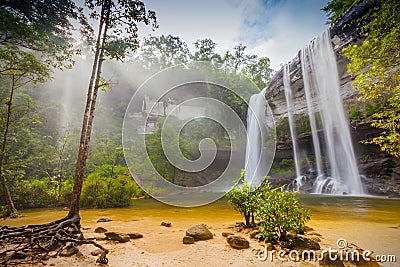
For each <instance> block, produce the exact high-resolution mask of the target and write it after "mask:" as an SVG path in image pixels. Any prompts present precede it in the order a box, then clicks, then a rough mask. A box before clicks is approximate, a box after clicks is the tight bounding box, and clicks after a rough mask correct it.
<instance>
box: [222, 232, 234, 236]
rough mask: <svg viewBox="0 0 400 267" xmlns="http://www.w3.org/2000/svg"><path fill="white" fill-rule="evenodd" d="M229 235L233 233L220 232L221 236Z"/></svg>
mask: <svg viewBox="0 0 400 267" xmlns="http://www.w3.org/2000/svg"><path fill="white" fill-rule="evenodd" d="M230 235H233V233H231V232H222V236H223V237H228V236H230Z"/></svg>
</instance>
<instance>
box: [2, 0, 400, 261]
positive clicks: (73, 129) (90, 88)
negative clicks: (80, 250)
mask: <svg viewBox="0 0 400 267" xmlns="http://www.w3.org/2000/svg"><path fill="white" fill-rule="evenodd" d="M267 2H268V3H270V2H269V1H267ZM271 2H273V1H271ZM278 2H279V1H278ZM360 2H362V1H357V0H332V1H329V2H328V3H327V5H326V6H325V7H324V8H322V10H323V12H325V14H326V20H327V24H329V25H333V26H335V25H336V24H337V23H340V20H341V19H343V18H344V17H346V16H351V14H350V15H349V13H348V10H349V9H351V8H353V7H356V6H357V4H359V3H360ZM363 2H366V3H368V4H371V5H372V6H373V8H371V9H370V10H369V11H368V12H367V13H366V14H364V15H363V16H362V17H352V18H350V22H351V25H353V26H354V25H356V27H357V31H356V33H357V35H358V36H357V38H355V39H356V40H357V41H356V42H353V43H350V44H348V45H347V46H346V47H344V48H343V49H342V51H341V54H342V55H343V56H344V57H345V58H346V60H348V62H349V63H348V64H347V71H348V73H349V74H350V75H351V77H352V79H353V81H352V86H353V88H355V89H357V90H358V93H359V95H358V98H357V100H356V102H355V104H354V105H353V106H352V107H351V109H350V110H348V111H346V112H347V116H348V119H349V122H351V123H357V122H360V121H363V122H365V121H366V122H368V124H369V125H370V126H372V127H375V128H377V129H379V130H380V131H379V134H378V135H376V136H373V137H371V138H368V139H365V140H362V141H361V143H363V144H373V145H376V146H377V147H378V148H379V149H380V151H381V152H382V155H385V156H386V157H390V158H393V159H396V160H397V159H398V158H399V157H400V67H399V66H400V16H399V14H400V2H399V1H398V0H385V1H379V0H365V1H363ZM157 12H158V11H157V10H150V9H149V8H148V7H147V6H146V4H145V2H144V1H133V0H85V1H73V0H57V1H49V0H20V1H11V0H1V1H0V182H1V189H0V191H1V195H0V217H4V218H15V220H18V219H17V218H21V216H23V215H24V211H26V210H29V209H37V208H48V209H50V210H58V211H59V210H63V211H65V212H68V214H67V215H66V216H65V217H64V218H59V219H58V220H55V221H52V222H48V223H44V224H33V225H27V226H16V227H9V226H4V227H3V226H0V240H2V241H3V240H6V241H7V242H9V243H8V245H10V244H11V243H12V242H14V241H15V242H16V243H18V244H19V245H18V247H17V248H15V249H10V250H7V249H8V248H9V247H7V246H8V245H7V246H5V252H4V251H3V252H1V253H0V260H1V261H0V266H3V265H2V264H7V262H8V261H9V260H11V259H15V258H16V257H17V256H18V254H17V253H25V252H26V251H29V253H31V254H32V255H35V253H36V251H39V253H38V254H40V255H41V256H43V257H42V258H40V259H39V260H38V261H41V260H43V259H45V258H46V257H48V255H49V253H50V251H54V250H57V253H56V254H55V256H57V255H58V254H59V252H60V251H61V250H63V249H65V248H67V249H69V248H71V247H74V246H75V245H85V244H90V245H94V246H95V247H96V248H98V249H100V252H99V253H98V254H97V255H99V258H98V260H97V263H100V264H107V263H108V259H107V256H106V255H107V254H108V253H109V250H108V249H107V248H105V247H103V244H104V243H99V242H97V241H95V238H88V239H85V238H84V237H83V235H82V231H83V230H82V227H81V226H82V225H81V213H80V212H81V209H87V208H97V209H106V208H122V207H132V206H134V205H136V204H134V205H133V203H134V201H135V200H136V199H143V198H146V200H147V198H151V197H150V196H149V195H148V194H147V193H146V192H145V191H144V190H142V189H141V188H140V186H139V185H138V184H137V183H136V182H135V179H134V176H135V175H136V174H135V173H131V172H130V170H129V168H128V166H127V164H126V161H125V155H124V147H123V144H122V130H121V129H122V128H123V120H124V116H125V112H126V110H127V107H128V105H129V101H130V99H131V97H132V95H134V93H135V92H136V91H137V90H138V88H139V87H140V86H141V85H142V84H143V83H144V82H145V81H146V80H148V79H149V78H150V77H152V76H153V75H155V74H156V73H158V72H160V71H162V70H164V69H166V68H170V67H175V66H178V65H180V64H183V65H182V66H191V64H192V63H194V62H197V61H206V62H211V65H212V66H214V67H215V68H219V70H222V71H223V72H224V73H225V74H226V77H228V78H227V80H226V81H225V83H226V84H229V85H230V84H232V86H237V87H238V88H241V90H243V91H245V92H246V93H249V94H250V92H253V91H254V90H253V89H254V88H256V89H257V90H259V91H261V90H262V89H266V94H268V93H270V91H271V90H272V89H271V88H269V87H268V86H269V85H270V82H271V79H272V78H273V76H274V74H276V73H278V70H273V69H272V67H271V62H270V59H269V58H268V57H267V56H260V55H257V54H256V53H253V52H250V51H249V47H248V45H247V44H246V42H237V44H236V45H234V46H232V47H231V49H229V50H227V51H226V52H224V53H221V52H218V51H220V50H219V49H218V48H219V44H217V43H216V42H214V40H212V39H211V38H202V39H198V40H197V41H196V42H195V43H194V44H188V43H187V42H186V40H183V39H182V38H181V37H180V36H176V35H173V34H161V35H159V34H157V30H158V29H159V27H161V26H162V25H159V23H160V24H161V22H159V14H158V13H157ZM346 18H347V17H346ZM351 25H350V24H349V25H342V26H343V27H344V28H346V27H353V26H351ZM144 29H145V30H151V31H152V33H151V34H149V35H145V36H144V35H142V31H144ZM192 45H193V46H192ZM190 47H194V48H193V49H189V48H190ZM282 69H283V66H282ZM199 71H201V70H199ZM237 77H240V79H239V80H238V78H237ZM249 81H251V86H249V85H248V84H249V83H248V82H249ZM250 87H251V88H250ZM204 88H205V91H204V92H205V93H204V96H208V97H212V98H215V99H218V100H220V101H223V102H225V103H227V105H228V106H229V107H230V108H231V109H232V110H233V111H235V113H236V114H237V115H238V117H239V118H240V120H241V121H242V122H243V123H244V124H245V123H246V120H247V110H248V105H247V104H246V103H245V102H244V101H243V99H241V98H240V97H238V95H235V94H234V93H232V92H226V91H224V90H220V89H216V87H212V86H208V87H207V86H206V87H204ZM252 90H253V91H252ZM257 92H258V91H257ZM253 93H254V92H253ZM266 103H267V102H266ZM270 104H271V105H270V107H271V109H274V108H276V107H274V106H273V103H272V102H271V103H270ZM163 105H164V113H165V106H166V105H168V103H167V102H164V103H163ZM140 108H141V107H138V110H140ZM205 108H207V107H205ZM164 115H165V114H164ZM164 120H165V118H164V117H162V116H161V118H160V119H158V121H156V122H155V125H156V128H157V129H156V130H155V131H154V132H153V133H152V134H147V135H146V137H145V141H146V151H141V153H143V154H145V153H148V154H149V158H150V160H151V163H152V164H153V166H154V168H155V169H156V170H157V171H158V172H159V173H160V174H161V175H162V176H163V177H164V178H165V179H166V180H167V181H169V182H171V183H173V184H176V185H180V186H183V187H185V186H187V185H188V184H190V183H187V181H189V180H191V179H192V178H191V176H190V175H189V174H187V172H185V171H182V170H180V169H178V168H177V167H175V166H174V165H173V164H171V162H169V161H168V159H167V157H166V156H165V154H164V152H163V149H164V148H163V146H162V142H161V141H162V140H161V139H162V135H161V129H163V131H164V134H166V136H175V135H176V134H178V135H179V134H180V135H179V139H177V140H175V141H171V142H169V143H168V145H170V146H171V147H172V146H173V145H177V144H175V143H174V142H177V143H178V145H177V146H179V147H180V149H181V152H182V154H183V155H184V156H185V157H186V158H187V159H190V160H195V159H196V158H197V157H198V153H199V142H200V141H201V140H203V139H204V138H210V139H212V140H213V141H214V143H215V144H216V145H217V147H218V148H220V149H229V147H230V143H229V140H228V138H227V136H228V134H227V130H229V129H224V128H223V127H221V126H218V125H217V126H215V125H214V124H212V123H209V122H207V121H201V120H199V121H198V124H196V125H192V126H190V127H193V128H191V129H190V130H191V131H192V132H194V133H195V136H193V135H186V134H185V132H184V131H183V132H182V133H181V132H178V131H177V129H176V128H177V127H173V126H169V127H165V128H162V127H161V126H162V125H163V123H164ZM295 120H296V121H297V123H298V124H299V125H300V127H299V131H300V132H301V133H309V132H310V122H309V121H308V120H307V119H306V118H305V117H302V116H300V115H296V117H295ZM276 126H277V129H276V139H277V140H280V139H281V138H282V137H285V136H288V135H290V133H289V126H288V120H287V119H283V120H281V121H277V122H276ZM171 140H172V139H171ZM131 145H132V147H133V148H134V147H135V145H136V144H135V143H134V141H132V144H131ZM135 164H136V165H135V167H136V168H137V169H140V168H141V166H142V165H144V163H143V162H135ZM293 167H294V164H293V160H291V159H284V160H282V161H281V162H279V163H274V165H273V166H272V169H271V173H273V174H274V175H277V176H279V175H284V174H287V172H288V170H289V169H293ZM143 169H145V167H143ZM216 173H217V174H218V175H219V174H220V173H222V171H221V170H218V171H216ZM214 174H215V173H214ZM211 175H212V174H211V173H205V174H204V176H207V178H209V177H208V176H211ZM244 177H245V174H244V172H242V174H241V177H240V178H237V177H234V178H232V179H236V180H237V181H239V183H238V185H237V186H236V187H234V188H233V189H232V190H231V191H229V192H228V194H227V198H228V201H229V203H230V204H231V205H232V206H233V208H234V209H235V210H236V211H238V212H239V213H240V214H241V215H243V217H244V219H245V221H246V223H245V224H243V225H242V224H240V223H239V226H237V225H236V226H235V227H231V228H232V229H230V230H232V231H233V230H234V229H236V231H237V233H239V232H240V231H242V229H247V230H248V231H247V230H246V231H247V232H246V234H248V233H249V232H250V231H252V230H256V231H257V232H254V235H253V238H257V240H261V241H264V245H265V246H267V241H268V240H269V241H270V242H271V245H270V246H274V245H277V244H278V247H279V249H281V248H282V249H289V248H295V247H297V245H296V244H295V243H293V242H295V241H293V240H297V241H298V240H303V241H304V240H306V239H305V238H304V239H303V237H300V239H299V237H298V236H297V235H303V234H306V232H307V231H311V230H309V228H307V226H306V225H305V224H306V222H308V221H310V218H311V217H310V216H311V211H310V210H309V209H307V208H303V207H302V204H300V203H301V201H299V200H298V199H297V198H296V197H297V193H296V192H287V191H285V187H278V188H273V187H272V185H271V184H270V183H269V182H265V183H264V184H263V186H261V187H259V188H253V187H252V186H251V185H249V184H247V182H246V181H245V179H244ZM148 200H150V199H148ZM175 212H177V213H178V212H179V210H178V211H175ZM313 212H314V210H313ZM207 216H208V215H207ZM158 219H159V218H157V220H158ZM9 220H11V221H12V220H14V219H9ZM49 220H50V219H49ZM183 221H184V220H183ZM163 223H164V225H163ZM163 223H162V224H161V225H162V226H165V225H168V223H165V222H163ZM157 224H158V226H159V222H157ZM236 224H238V223H236ZM170 225H171V223H169V226H166V227H170ZM239 228H240V230H238V229H239ZM392 228H393V227H392ZM397 228H398V226H397ZM397 228H396V229H397ZM106 231H107V230H106ZM222 235H223V234H222ZM232 235H234V234H233V233H232ZM142 237H143V235H142ZM185 237H187V236H185ZM224 237H225V236H224ZM211 238H212V237H211ZM291 238H293V240H292V239H291ZM128 240H129V238H128ZM200 240H201V239H200ZM291 240H292V241H293V242H292V241H291ZM308 240H309V239H308ZM313 240H320V239H319V238H314V239H313ZM194 241H198V240H193V243H194ZM242 241H243V240H242ZM330 241H331V240H330ZM184 242H185V239H184ZM285 242H287V244H289V245H287V244H286V245H287V247H284V244H285ZM290 242H292V243H290ZM309 242H311V241H309ZM313 242H314V243H312V244H313V245H314V246H317V247H318V249H319V245H318V241H313ZM16 243H15V244H16ZM228 243H229V237H228ZM272 243H273V244H272ZM315 243H316V245H315ZM229 244H230V243H229ZM225 245H226V244H225ZM230 245H231V246H232V247H234V248H237V247H235V246H233V245H232V244H230ZM236 245H237V244H236ZM1 246H3V244H2V245H1ZM237 246H238V245H237ZM247 247H249V246H248V242H247ZM7 253H8V254H7ZM143 253H144V252H143ZM7 255H11V256H10V257H8V256H7ZM24 255H25V254H24ZM24 255H23V256H24ZM257 255H258V254H257ZM13 257H14V258H13ZM25 257H26V255H25V256H24V257H22V258H25ZM32 259H35V260H37V259H36V258H35V257H34V256H32ZM35 263H37V262H35ZM371 266H374V265H371Z"/></svg>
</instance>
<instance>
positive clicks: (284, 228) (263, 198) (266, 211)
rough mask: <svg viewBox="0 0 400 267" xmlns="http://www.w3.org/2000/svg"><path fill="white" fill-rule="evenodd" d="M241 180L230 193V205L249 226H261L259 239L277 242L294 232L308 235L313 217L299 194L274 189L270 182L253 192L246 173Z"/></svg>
mask: <svg viewBox="0 0 400 267" xmlns="http://www.w3.org/2000/svg"><path fill="white" fill-rule="evenodd" d="M241 180H242V181H241V183H240V184H239V185H237V186H235V187H234V188H232V189H231V190H230V191H229V192H228V193H227V196H228V199H229V203H230V204H232V205H233V207H234V208H235V210H237V211H239V212H240V213H241V214H243V216H244V218H245V220H246V225H247V226H249V225H251V224H254V223H255V222H256V223H257V225H258V227H259V229H260V230H261V232H260V233H259V234H258V236H257V237H258V238H261V239H268V240H269V241H271V242H276V241H283V240H285V238H286V235H287V233H288V232H289V231H292V230H293V231H295V232H297V233H304V231H305V223H306V222H307V221H308V220H309V219H310V214H311V213H310V210H308V209H305V208H301V207H300V205H299V201H298V199H297V198H296V193H295V192H287V191H285V190H284V187H279V188H275V189H273V188H272V185H271V183H269V182H268V181H267V182H266V183H265V184H264V185H263V186H260V187H258V188H252V187H251V186H250V185H248V184H247V182H246V181H244V172H242V175H241ZM250 219H252V222H251V223H250Z"/></svg>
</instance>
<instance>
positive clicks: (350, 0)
mask: <svg viewBox="0 0 400 267" xmlns="http://www.w3.org/2000/svg"><path fill="white" fill-rule="evenodd" d="M357 2H358V0H332V1H329V2H328V4H327V5H326V6H325V7H324V8H322V10H323V11H325V12H326V13H327V15H328V18H329V21H330V22H335V21H336V20H337V19H338V18H340V16H341V15H342V14H343V13H344V12H345V11H347V10H348V9H349V8H350V7H352V6H353V5H354V4H355V3H357Z"/></svg>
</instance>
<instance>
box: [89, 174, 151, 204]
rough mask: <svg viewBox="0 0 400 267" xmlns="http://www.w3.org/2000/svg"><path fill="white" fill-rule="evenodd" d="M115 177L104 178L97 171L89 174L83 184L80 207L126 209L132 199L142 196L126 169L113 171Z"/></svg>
mask: <svg viewBox="0 0 400 267" xmlns="http://www.w3.org/2000/svg"><path fill="white" fill-rule="evenodd" d="M114 173H115V176H114V177H109V176H104V175H105V173H104V172H102V171H97V172H95V173H91V174H89V175H88V177H87V178H86V180H85V182H84V183H83V189H82V206H84V207H89V208H114V207H126V206H129V204H130V203H131V199H132V198H133V197H139V196H142V195H143V191H142V190H141V189H140V188H139V187H138V186H137V184H136V183H135V182H134V181H133V180H132V177H131V176H130V174H129V171H128V170H127V168H126V167H118V168H115V170H114Z"/></svg>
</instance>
